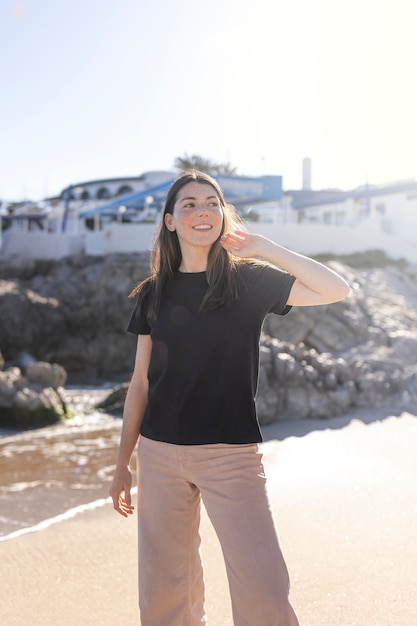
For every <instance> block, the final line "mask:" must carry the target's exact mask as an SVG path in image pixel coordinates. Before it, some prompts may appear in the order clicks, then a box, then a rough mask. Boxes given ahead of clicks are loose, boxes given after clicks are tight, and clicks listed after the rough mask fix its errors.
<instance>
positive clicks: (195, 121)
mask: <svg viewBox="0 0 417 626" xmlns="http://www.w3.org/2000/svg"><path fill="white" fill-rule="evenodd" d="M416 18H417V3H416V2H415V0H348V1H344V0H314V1H313V0H251V1H248V0H210V1H209V2H207V1H204V2H203V0H59V2H57V1H56V0H0V199H5V200H20V199H24V198H30V199H34V200H36V199H40V198H44V197H47V196H53V195H57V194H59V193H60V192H61V191H62V189H63V188H65V187H67V186H68V185H70V184H77V183H80V182H83V181H88V180H95V179H100V178H107V177H119V176H121V177H122V176H136V175H140V174H142V173H144V172H148V171H152V170H167V171H172V170H173V169H174V161H175V159H176V157H178V156H183V155H185V154H199V155H201V156H203V157H205V158H208V159H211V160H213V161H216V162H219V163H225V162H230V163H231V164H232V165H233V166H235V167H236V168H237V173H238V174H240V175H247V176H260V175H264V174H272V175H281V176H282V177H283V187H284V189H298V188H300V187H301V185H302V160H303V158H304V157H309V158H311V161H312V186H313V188H314V189H323V188H339V189H346V190H348V189H352V188H355V187H357V186H359V185H363V184H365V183H369V184H381V183H387V182H392V181H397V180H404V179H410V178H414V179H417V119H416V118H417V87H416V78H415V63H416V59H417V37H416V36H415V24H416Z"/></svg>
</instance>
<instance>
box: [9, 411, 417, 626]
mask: <svg viewBox="0 0 417 626" xmlns="http://www.w3.org/2000/svg"><path fill="white" fill-rule="evenodd" d="M264 435H265V439H266V441H265V443H264V444H263V452H264V462H265V469H266V471H267V474H268V478H269V482H268V484H269V491H270V495H271V501H272V505H273V510H274V514H275V518H276V521H277V526H278V530H279V535H280V540H281V545H282V549H283V552H284V554H285V557H286V560H287V563H288V567H289V570H290V575H291V580H292V599H293V603H294V605H295V607H296V610H297V612H298V615H299V617H300V622H301V624H302V625H303V626H415V625H416V624H417V599H416V592H415V580H416V579H417V559H416V546H417V479H416V476H417V455H416V441H417V417H415V416H413V415H411V414H409V413H402V414H401V413H398V414H396V413H391V414H389V413H387V412H379V411H377V410H374V411H373V412H372V413H371V412H370V411H369V410H366V411H365V410H364V411H362V412H361V413H357V414H355V415H354V416H346V417H343V418H337V419H334V420H331V421H329V422H307V421H303V422H297V423H287V424H285V423H284V424H274V425H271V426H268V427H266V428H264ZM201 532H202V541H203V560H204V564H205V577H206V600H207V615H208V623H209V625H210V626H232V624H233V622H232V617H231V610H230V602H229V599H228V589H227V580H226V575H225V571H224V567H223V563H222V557H221V551H220V547H219V545H218V542H217V539H216V537H215V534H214V531H213V529H212V528H211V526H210V523H209V522H208V520H207V517H206V515H205V514H203V519H202V529H201ZM0 555H1V561H0V562H1V584H0V607H1V622H2V624H4V625H5V626H12V625H13V626H14V625H19V626H22V625H24V624H32V625H39V626H47V625H52V624H53V625H54V626H56V625H59V626H79V625H80V624H89V625H90V624H91V625H92V626H94V625H103V626H106V625H109V626H110V625H111V626H114V624H117V625H118V626H133V625H138V624H140V621H139V616H138V611H137V589H136V583H137V572H136V520H135V519H133V518H130V519H128V520H125V519H123V518H121V517H119V516H118V515H117V514H116V513H114V511H113V509H112V507H111V505H110V504H106V505H104V506H103V507H101V508H99V509H96V510H93V511H87V512H85V513H83V514H80V515H77V516H76V517H74V518H73V519H69V520H66V521H63V522H60V523H57V524H54V525H52V526H50V527H49V528H47V529H45V530H42V531H39V532H33V533H30V534H26V535H23V536H21V537H18V538H15V539H11V540H9V541H4V542H2V543H1V544H0ZM167 626H170V625H168V624H167ZM253 626H261V625H253ZM262 626H266V625H262Z"/></svg>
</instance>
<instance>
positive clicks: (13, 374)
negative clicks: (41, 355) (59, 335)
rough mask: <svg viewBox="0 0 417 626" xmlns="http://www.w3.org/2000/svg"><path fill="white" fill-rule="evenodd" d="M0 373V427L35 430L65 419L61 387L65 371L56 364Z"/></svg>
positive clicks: (10, 368)
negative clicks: (24, 370) (24, 372)
mask: <svg viewBox="0 0 417 626" xmlns="http://www.w3.org/2000/svg"><path fill="white" fill-rule="evenodd" d="M27 370H28V371H29V375H28V374H27V373H26V375H24V374H23V372H22V370H21V369H20V368H18V367H16V366H14V367H9V368H7V369H5V370H1V371H0V427H8V428H34V427H39V426H46V425H48V424H54V423H55V422H57V421H59V420H61V419H63V418H65V417H68V416H69V414H68V410H67V407H66V404H65V400H64V397H63V393H62V391H63V388H62V384H63V383H65V380H66V372H65V370H64V368H63V367H62V366H61V365H58V364H56V363H52V364H49V363H31V364H30V365H29V366H28V368H27Z"/></svg>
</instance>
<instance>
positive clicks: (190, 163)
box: [174, 154, 236, 176]
mask: <svg viewBox="0 0 417 626" xmlns="http://www.w3.org/2000/svg"><path fill="white" fill-rule="evenodd" d="M174 166H175V167H176V168H178V169H179V170H189V169H195V170H199V171H200V172H205V173H206V174H211V175H212V176H216V175H219V176H233V175H234V174H236V167H234V166H233V165H231V164H230V163H213V161H211V160H210V159H206V158H205V157H202V156H200V155H198V154H192V155H191V156H189V155H188V154H185V155H184V156H182V157H177V158H176V159H175V162H174Z"/></svg>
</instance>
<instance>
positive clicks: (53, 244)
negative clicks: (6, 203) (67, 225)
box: [0, 229, 84, 259]
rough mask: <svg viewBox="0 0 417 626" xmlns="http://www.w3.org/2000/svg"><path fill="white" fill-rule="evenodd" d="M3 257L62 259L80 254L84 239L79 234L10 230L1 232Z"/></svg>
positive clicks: (0, 248)
mask: <svg viewBox="0 0 417 626" xmlns="http://www.w3.org/2000/svg"><path fill="white" fill-rule="evenodd" d="M0 250H1V256H2V257H3V258H11V257H20V258H26V259H62V258H64V257H66V256H74V255H77V254H81V253H82V252H83V250H84V241H83V237H82V236H81V235H72V234H71V235H68V234H62V233H48V232H37V231H33V232H32V231H27V232H24V231H19V230H14V229H13V230H10V231H8V230H7V231H6V232H5V233H3V238H2V242H1V247H0Z"/></svg>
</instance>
